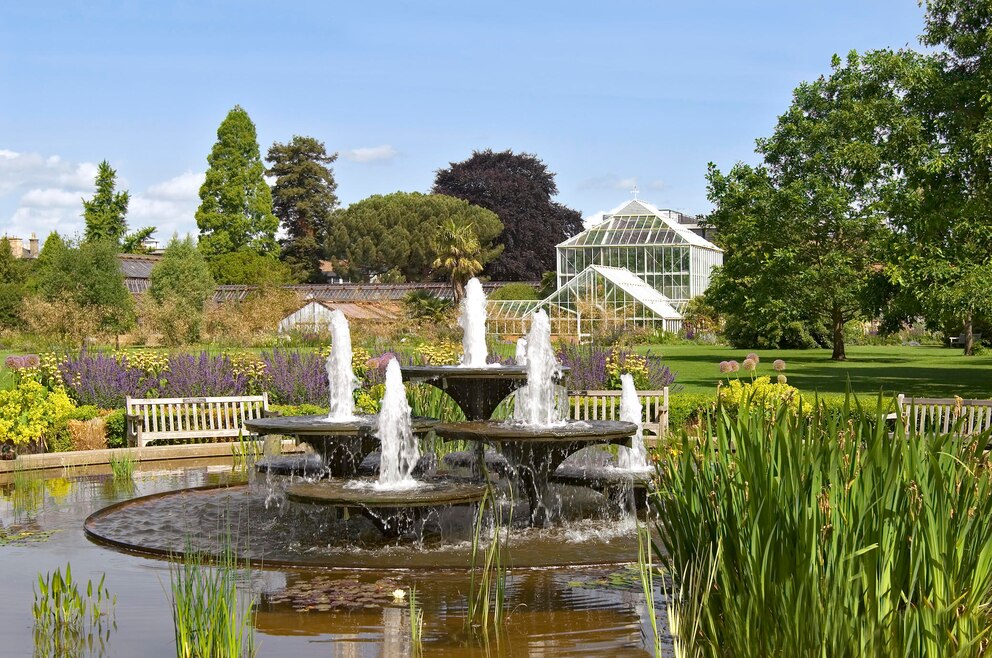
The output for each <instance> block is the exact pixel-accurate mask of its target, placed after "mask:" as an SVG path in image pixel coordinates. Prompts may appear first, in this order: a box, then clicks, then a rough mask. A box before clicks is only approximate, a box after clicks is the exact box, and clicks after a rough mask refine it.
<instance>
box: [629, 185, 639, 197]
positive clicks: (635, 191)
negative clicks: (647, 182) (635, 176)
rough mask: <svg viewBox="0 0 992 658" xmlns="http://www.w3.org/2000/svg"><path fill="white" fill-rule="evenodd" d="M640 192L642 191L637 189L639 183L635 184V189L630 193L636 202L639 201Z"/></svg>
mask: <svg viewBox="0 0 992 658" xmlns="http://www.w3.org/2000/svg"><path fill="white" fill-rule="evenodd" d="M638 192H640V190H638V189H637V183H634V187H632V188H631V189H630V193H631V194H633V195H634V201H637V193H638Z"/></svg>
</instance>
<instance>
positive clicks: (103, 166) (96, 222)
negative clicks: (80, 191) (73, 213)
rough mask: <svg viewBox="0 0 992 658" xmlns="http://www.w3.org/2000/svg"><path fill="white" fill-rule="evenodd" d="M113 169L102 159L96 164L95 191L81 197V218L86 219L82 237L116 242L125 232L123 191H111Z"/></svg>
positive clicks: (118, 242)
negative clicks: (86, 198)
mask: <svg viewBox="0 0 992 658" xmlns="http://www.w3.org/2000/svg"><path fill="white" fill-rule="evenodd" d="M116 182H117V172H116V171H115V170H114V169H113V167H111V166H110V163H109V162H107V161H106V160H104V161H103V162H101V163H100V165H99V166H98V167H97V173H96V193H95V194H94V195H93V198H92V199H90V200H89V201H86V200H85V199H84V200H83V218H84V219H85V220H86V240H87V241H89V240H109V241H111V242H114V243H116V244H120V242H121V239H122V238H123V237H124V234H125V233H127V219H126V215H127V204H128V201H129V200H130V195H129V194H128V192H127V190H124V191H122V192H117V191H115V186H116Z"/></svg>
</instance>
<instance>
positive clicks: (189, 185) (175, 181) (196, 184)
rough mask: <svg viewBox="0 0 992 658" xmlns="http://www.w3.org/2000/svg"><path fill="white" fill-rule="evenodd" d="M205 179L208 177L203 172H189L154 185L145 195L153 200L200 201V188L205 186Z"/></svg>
mask: <svg viewBox="0 0 992 658" xmlns="http://www.w3.org/2000/svg"><path fill="white" fill-rule="evenodd" d="M205 178H206V175H205V174H204V173H203V172H200V173H196V172H192V171H187V172H186V173H183V174H179V175H178V176H176V177H175V178H170V179H169V180H167V181H163V182H161V183H158V184H157V185H152V186H151V187H149V188H148V189H147V190H146V191H145V195H146V196H148V197H149V198H151V199H163V200H167V201H192V200H196V199H199V195H200V186H201V185H203V180H204V179H205Z"/></svg>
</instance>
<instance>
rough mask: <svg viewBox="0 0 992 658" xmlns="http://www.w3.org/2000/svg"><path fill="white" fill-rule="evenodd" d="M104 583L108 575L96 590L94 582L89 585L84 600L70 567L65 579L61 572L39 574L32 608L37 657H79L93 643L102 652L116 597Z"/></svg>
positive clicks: (111, 622)
mask: <svg viewBox="0 0 992 658" xmlns="http://www.w3.org/2000/svg"><path fill="white" fill-rule="evenodd" d="M105 579H106V574H104V575H103V576H101V577H100V580H99V582H98V583H97V584H96V586H94V585H93V581H92V580H88V581H86V596H85V597H83V595H82V594H81V593H80V591H79V587H78V584H77V583H76V581H74V580H73V578H72V566H71V565H70V564H68V563H67V564H66V566H65V576H63V575H62V570H61V568H60V569H56V570H55V573H48V574H44V575H42V574H40V573H39V574H38V581H37V583H36V586H35V588H34V604H33V605H32V606H31V614H32V616H33V617H34V644H35V655H36V656H38V655H40V656H58V657H61V656H76V655H80V654H81V653H82V648H83V647H85V646H91V645H92V644H93V642H94V640H96V641H97V642H99V644H100V646H101V648H102V647H103V646H104V645H105V644H106V641H107V639H108V638H109V636H110V631H111V628H112V627H113V620H112V619H110V618H109V616H110V615H111V614H112V613H113V609H114V606H116V605H117V597H116V596H111V594H110V591H109V590H108V589H107V587H106V586H105V585H104V580H105ZM101 653H102V651H101Z"/></svg>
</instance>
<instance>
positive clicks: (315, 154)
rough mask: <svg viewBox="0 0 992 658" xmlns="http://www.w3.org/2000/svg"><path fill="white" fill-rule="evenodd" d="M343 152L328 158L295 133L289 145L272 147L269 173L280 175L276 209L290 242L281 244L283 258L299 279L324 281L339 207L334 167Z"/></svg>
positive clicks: (274, 193)
mask: <svg viewBox="0 0 992 658" xmlns="http://www.w3.org/2000/svg"><path fill="white" fill-rule="evenodd" d="M337 158H338V155H337V153H331V154H328V153H327V150H326V149H325V147H324V143H323V142H321V141H318V140H316V139H314V138H313V137H300V136H299V135H294V136H293V139H292V140H291V141H290V142H289V143H288V144H280V143H279V142H276V143H274V144H273V145H272V146H271V147H269V152H268V154H267V155H266V160H268V162H269V169H268V171H267V172H266V173H267V174H268V175H269V176H274V177H275V179H276V181H275V185H273V186H272V204H273V211H274V213H275V215H276V217H278V218H279V222H280V224H281V225H282V228H283V230H284V231H285V232H286V238H285V239H284V240H282V241H281V247H282V249H281V252H280V258H281V259H282V260H283V261H284V262H285V263H287V264H288V265H289V266H290V267H291V268H292V271H293V274H294V276H295V278H296V279H297V280H301V281H306V282H309V283H319V282H321V280H322V278H323V277H322V276H321V272H320V259H321V256H322V250H323V244H324V240H325V239H326V237H327V225H328V223H329V222H330V219H331V214H332V213H333V212H334V209H335V208H336V207H337V205H338V197H337V195H336V194H335V193H334V191H335V190H336V189H337V183H335V182H334V172H333V171H332V170H331V164H333V163H334V161H335V160H337Z"/></svg>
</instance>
